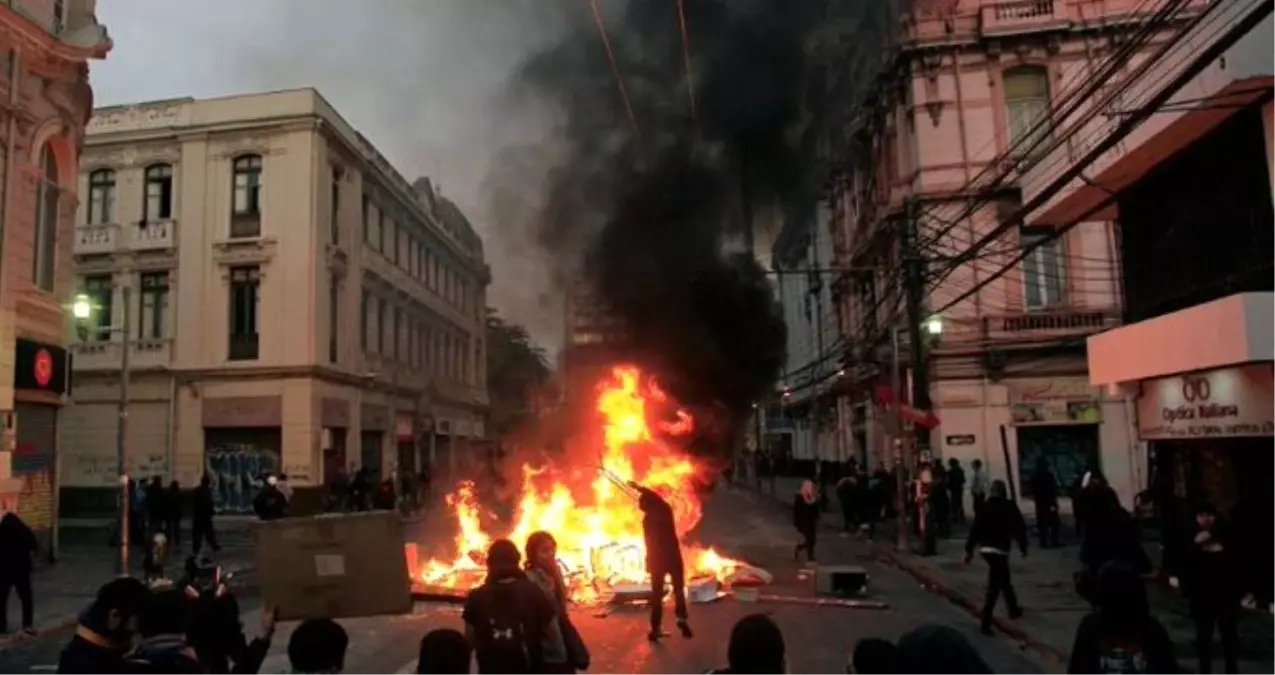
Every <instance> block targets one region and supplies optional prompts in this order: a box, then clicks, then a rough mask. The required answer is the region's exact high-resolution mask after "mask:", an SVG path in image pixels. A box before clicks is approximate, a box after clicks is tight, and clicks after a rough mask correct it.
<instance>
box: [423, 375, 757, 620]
mask: <svg viewBox="0 0 1275 675" xmlns="http://www.w3.org/2000/svg"><path fill="white" fill-rule="evenodd" d="M643 384H645V387H643V386H642V385H643ZM668 401H669V399H668V395H667V394H665V393H664V391H663V390H662V389H660V388H659V386H658V385H657V384H656V383H655V382H654V380H651V379H650V378H646V379H645V382H644V378H643V375H642V373H641V371H640V370H639V369H637V368H635V367H632V366H617V367H615V368H613V369H612V371H611V376H610V378H609V379H608V380H606V381H604V382H603V383H602V384H601V385H600V386H599V393H598V399H597V410H598V412H599V413H601V416H602V419H603V425H602V432H603V433H602V438H603V442H602V447H601V448H600V453H599V455H600V456H599V464H600V466H601V468H602V469H605V471H606V472H610V474H612V476H614V477H615V478H617V479H619V480H620V481H626V482H627V481H636V482H637V483H639V484H641V485H643V486H645V487H647V488H650V489H651V490H654V491H656V492H657V493H659V494H661V495H662V496H663V497H664V498H665V499H666V500H667V501H668V503H669V506H670V507H672V510H673V517H674V524H675V527H676V529H677V533H678V536H679V537H684V536H685V535H686V534H687V533H688V532H690V531H691V530H692V529H693V528H694V527H695V526H696V525H697V524H698V523H699V521H700V518H701V517H702V516H703V511H702V509H701V504H700V500H699V497H698V496H697V495H696V494H695V491H694V489H693V487H692V485H693V478H694V477H695V474H696V472H697V467H696V465H695V463H694V462H693V461H692V459H691V458H690V457H689V456H687V455H685V454H684V453H682V452H680V451H678V450H677V449H676V448H673V447H671V446H670V445H669V444H668V443H666V442H665V441H664V440H663V439H662V438H661V437H659V436H657V435H656V434H654V433H652V431H651V421H650V420H651V419H652V418H653V417H655V416H656V415H658V414H661V413H667V412H668V410H667V404H668ZM672 412H673V413H674V414H675V415H676V417H677V420H676V421H675V422H659V421H656V422H655V427H656V428H657V429H658V430H660V431H661V432H663V433H664V434H667V435H668V436H681V435H685V434H688V433H690V432H691V430H692V429H693V428H694V420H693V418H692V417H691V415H690V414H689V413H687V412H686V411H684V410H680V409H677V410H673V411H672ZM590 470H591V471H592V472H593V473H594V474H595V475H594V477H593V479H592V480H591V481H590V482H589V483H588V484H587V485H586V486H584V489H579V490H577V492H584V493H587V496H586V495H580V496H584V497H585V498H584V499H578V498H577V496H578V495H577V494H576V492H573V491H572V489H571V488H570V487H569V486H568V485H567V484H565V483H563V482H561V481H560V480H559V479H558V477H557V476H555V475H554V473H555V472H553V471H552V468H550V469H549V470H546V469H536V468H533V467H531V466H523V468H522V474H523V476H522V477H523V480H522V490H521V499H520V500H519V503H518V506H517V509H516V510H515V515H514V525H513V527H512V528H510V530H509V532H508V535H507V537H508V538H509V539H510V540H512V541H513V542H514V543H516V544H518V545H519V546H520V547H521V546H522V545H523V544H524V543H525V542H526V541H527V537H528V536H529V535H531V534H532V533H533V532H536V531H538V530H544V531H546V532H549V533H550V534H552V535H553V537H554V539H555V540H557V543H558V556H559V563H560V564H561V565H562V567H563V569H564V571H565V572H566V575H567V577H568V580H569V583H570V584H571V585H572V587H573V589H574V590H575V591H576V595H577V599H580V597H581V596H591V595H595V594H596V593H597V592H598V591H599V590H603V589H604V587H606V586H609V585H614V584H617V583H635V584H640V583H645V582H646V581H647V576H646V573H645V560H646V545H645V543H644V541H643V537H642V512H641V510H640V509H638V506H637V502H636V501H635V500H634V499H633V498H632V496H631V495H629V494H628V493H627V492H626V491H625V490H624V489H622V488H621V487H619V486H617V485H616V484H615V483H613V482H612V480H610V479H608V478H607V477H606V476H605V475H603V472H602V471H598V470H596V468H592V469H590ZM546 478H551V479H552V481H551V482H549V484H548V485H545V484H544V483H545V479H546ZM447 505H448V508H450V509H451V511H452V512H453V514H454V515H455V517H456V521H457V524H458V526H459V527H458V534H457V536H456V549H457V555H456V558H455V559H454V560H452V561H451V562H449V563H444V562H440V561H437V560H431V561H429V562H427V563H425V564H424V565H422V566H421V568H420V570H419V571H418V572H417V576H418V578H419V579H420V581H421V582H423V583H426V584H429V585H433V586H443V587H467V586H472V585H474V584H476V583H478V582H480V581H481V578H482V573H483V571H482V565H481V562H482V554H483V553H485V552H486V550H487V546H488V545H489V544H490V543H491V540H492V537H491V536H490V535H488V534H487V532H485V531H484V530H483V528H482V524H481V519H480V516H481V513H482V510H481V507H480V505H479V504H478V501H477V498H476V494H475V491H474V484H473V483H472V482H464V483H461V484H460V485H459V486H458V487H457V489H456V491H455V492H453V493H452V494H449V495H448V496H447ZM683 557H684V559H685V560H686V562H687V567H688V569H689V570H690V571H691V574H692V576H703V575H712V576H716V577H718V578H719V579H722V578H723V577H724V575H725V574H727V573H728V572H729V571H730V570H732V569H734V568H739V567H741V564H740V563H738V562H736V561H733V560H729V559H727V558H724V557H722V556H721V555H719V554H718V553H717V552H716V551H713V550H712V549H687V550H685V551H684V552H683Z"/></svg>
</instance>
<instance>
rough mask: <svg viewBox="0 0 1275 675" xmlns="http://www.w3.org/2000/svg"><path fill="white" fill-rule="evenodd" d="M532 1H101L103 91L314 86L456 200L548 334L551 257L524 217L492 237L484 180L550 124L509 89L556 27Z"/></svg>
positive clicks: (96, 68)
mask: <svg viewBox="0 0 1275 675" xmlns="http://www.w3.org/2000/svg"><path fill="white" fill-rule="evenodd" d="M537 1H539V2H541V3H543V0H358V1H356V2H355V1H350V0H217V1H216V2H207V1H206V0H98V7H97V14H98V19H99V20H100V21H101V22H102V23H104V24H106V26H107V28H108V30H109V31H110V34H111V37H112V39H113V40H114V42H115V48H114V50H113V51H112V52H111V53H110V55H109V56H108V58H107V59H106V61H104V62H100V63H95V64H93V68H92V74H91V78H92V82H93V89H94V95H95V99H96V100H95V103H96V104H97V105H114V104H120V103H133V102H138V101H147V100H152V99H163V98H177V97H182V96H194V97H209V96H221V95H229V94H237V93H245V92H254V91H269V90H276V89H289V88H296V87H306V86H313V87H315V88H317V89H318V90H319V91H320V92H321V93H322V94H323V95H324V96H325V97H326V98H327V99H328V100H329V101H330V102H331V103H332V104H333V105H334V106H335V107H336V109H337V110H338V111H339V112H340V113H341V115H343V116H344V117H345V118H346V119H347V120H349V122H350V123H351V124H353V125H354V127H355V128H357V129H358V130H359V131H361V132H363V133H364V134H365V135H366V136H367V137H368V138H369V139H371V140H372V142H373V143H374V144H375V145H376V146H377V148H378V149H379V150H380V151H381V152H382V153H383V154H385V155H386V156H387V157H388V158H389V159H390V161H391V162H393V164H394V165H395V167H396V168H398V169H399V171H400V172H401V173H402V174H403V175H404V176H405V177H406V178H407V179H408V180H409V181H410V180H412V179H414V178H415V177H416V176H419V175H428V176H430V177H431V178H432V179H434V181H435V183H437V184H440V185H441V187H442V190H443V193H444V194H446V195H447V196H449V197H451V198H452V199H454V200H455V201H456V202H457V203H459V204H460V206H461V208H462V209H463V210H464V211H465V213H466V215H468V216H469V218H470V220H471V221H472V222H473V223H474V225H475V227H476V228H478V230H479V232H480V233H482V234H483V235H484V239H485V245H486V249H487V254H488V258H489V262H491V263H492V268H493V273H494V275H495V276H496V279H495V282H494V284H493V288H492V289H491V291H490V296H491V297H490V298H489V300H490V301H491V303H492V304H494V305H496V306H497V307H499V308H500V309H501V310H502V312H505V313H507V314H508V315H510V316H512V317H513V318H515V319H517V320H518V321H520V322H522V323H526V324H530V326H529V327H531V328H532V329H533V330H534V331H535V332H536V333H537V334H540V335H541V336H542V340H551V339H554V335H553V333H555V332H556V330H557V326H558V324H560V323H561V317H562V310H561V308H560V307H556V306H553V303H548V302H547V300H548V298H545V297H543V296H544V295H545V291H546V290H547V287H548V281H547V275H545V274H544V272H543V271H542V269H541V268H543V267H544V262H543V260H541V259H539V258H537V257H536V256H535V255H529V254H528V251H534V247H531V246H530V245H529V242H528V241H526V240H525V238H523V237H520V236H518V235H519V232H518V228H516V227H513V228H510V227H505V228H502V231H501V232H500V236H499V237H495V236H493V234H494V233H493V231H492V223H491V221H492V220H493V218H492V217H491V214H490V213H489V202H490V201H491V200H490V199H487V198H485V194H484V192H485V191H484V188H483V178H484V176H486V174H487V172H488V160H489V159H490V158H491V157H492V155H493V154H494V153H495V152H496V151H497V150H498V149H499V148H501V147H504V146H506V145H509V144H512V143H523V142H527V141H529V140H532V141H534V140H536V139H537V138H540V137H542V136H543V135H544V128H545V123H546V120H544V119H543V118H542V116H538V115H536V114H535V113H534V111H527V110H526V109H522V110H511V109H510V108H509V107H508V106H507V105H502V101H501V97H500V94H501V93H502V92H504V91H505V85H506V82H507V81H508V78H509V76H510V73H511V72H512V70H513V69H514V68H515V67H516V66H517V65H518V64H519V63H520V62H521V61H522V60H523V59H524V58H526V57H527V55H528V54H530V53H532V52H533V50H535V49H537V48H538V47H539V46H540V45H543V44H544V43H545V42H546V41H547V40H549V39H551V38H553V37H555V36H556V35H558V30H557V28H556V26H555V25H554V23H555V16H554V14H553V12H546V11H535V12H531V13H529V12H528V11H527V10H528V5H530V4H531V3H535V2H537ZM580 5H581V7H582V11H586V12H587V5H585V4H584V3H583V2H581V3H580ZM543 7H544V5H543V4H542V5H541V7H540V8H537V9H540V10H543ZM505 220H508V219H507V218H506V219H505ZM510 230H513V231H512V232H511V231H510ZM494 240H495V241H494ZM546 333H548V335H546Z"/></svg>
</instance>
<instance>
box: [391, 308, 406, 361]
mask: <svg viewBox="0 0 1275 675" xmlns="http://www.w3.org/2000/svg"><path fill="white" fill-rule="evenodd" d="M402 325H403V310H401V309H395V310H394V312H393V313H392V314H390V332H389V338H390V358H391V359H393V360H395V361H398V360H399V357H400V356H402V354H401V353H400V352H399V350H398V345H399V334H398V332H399V330H400V329H401V327H402Z"/></svg>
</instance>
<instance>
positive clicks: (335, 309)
mask: <svg viewBox="0 0 1275 675" xmlns="http://www.w3.org/2000/svg"><path fill="white" fill-rule="evenodd" d="M340 318H341V284H340V283H339V282H338V280H337V278H336V276H335V275H333V276H332V277H330V278H329V279H328V363H336V362H337V342H336V334H337V326H338V325H339V320H340Z"/></svg>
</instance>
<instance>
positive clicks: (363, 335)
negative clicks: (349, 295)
mask: <svg viewBox="0 0 1275 675" xmlns="http://www.w3.org/2000/svg"><path fill="white" fill-rule="evenodd" d="M371 311H372V307H371V302H370V300H369V299H368V293H367V291H366V290H365V291H362V292H361V294H360V295H359V349H360V350H362V351H363V353H367V346H368V345H369V344H371V342H372V340H371V338H370V337H368V332H369V330H370V328H371V326H370V324H371V321H369V320H368V319H369V318H370V316H371V315H370V312H371Z"/></svg>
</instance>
